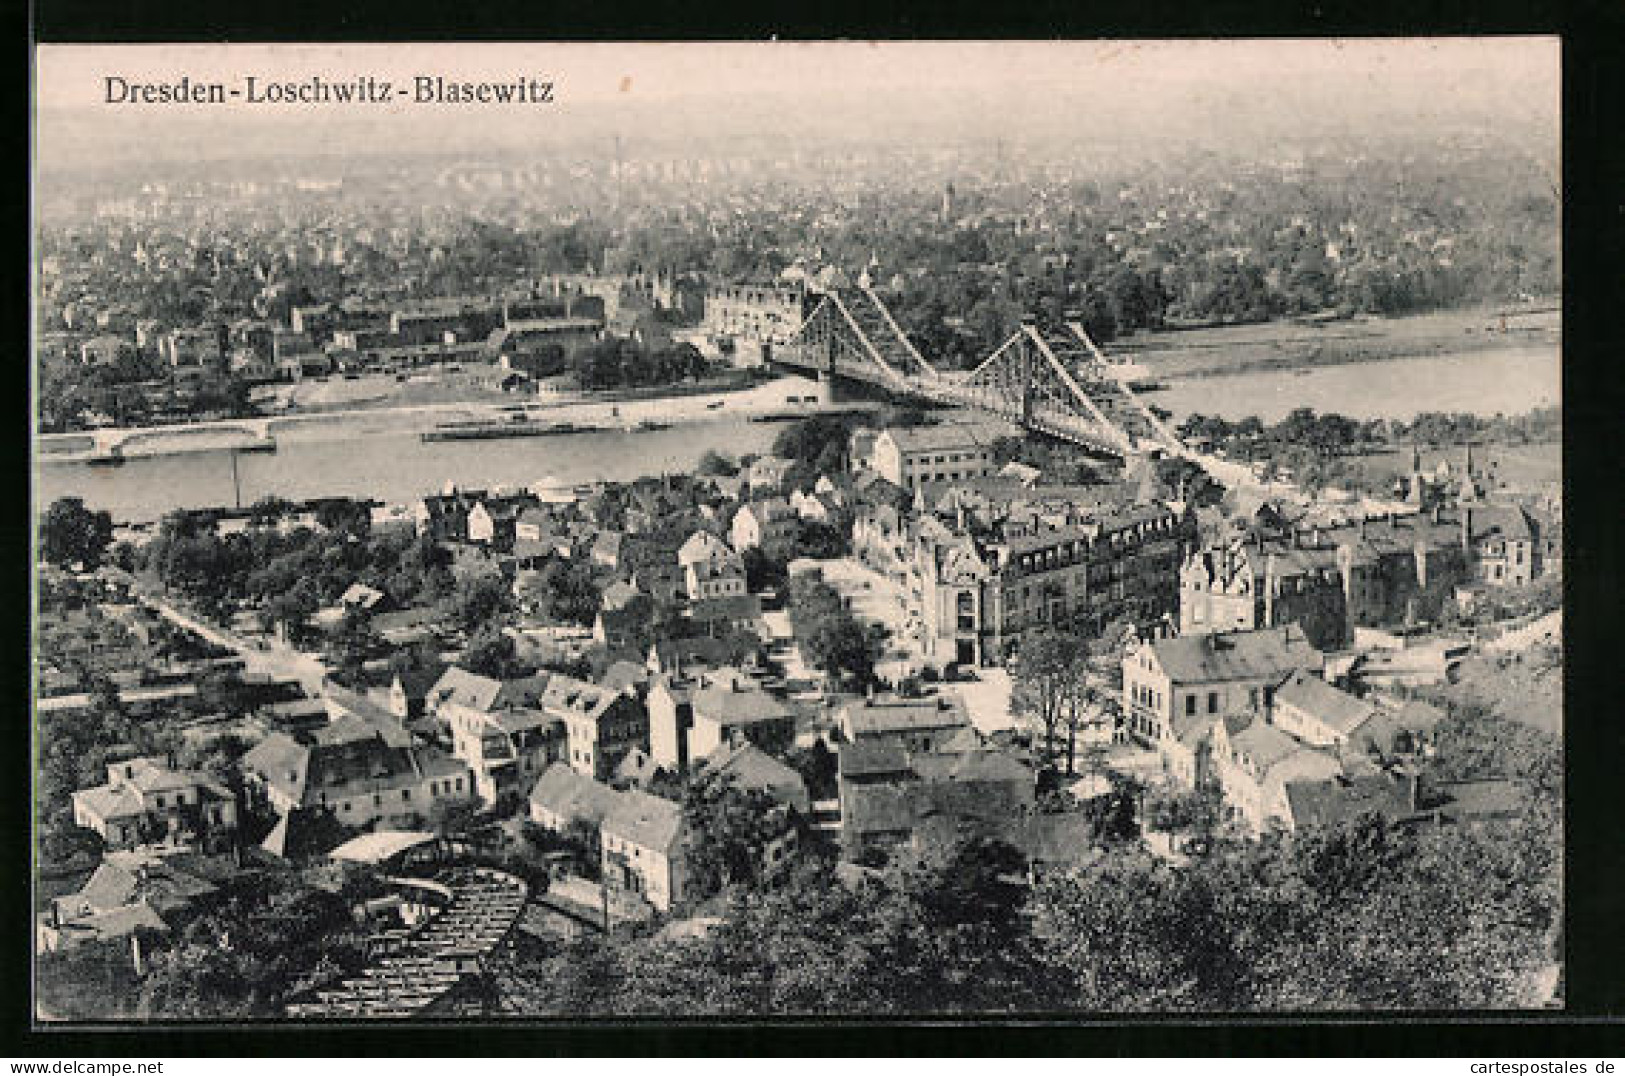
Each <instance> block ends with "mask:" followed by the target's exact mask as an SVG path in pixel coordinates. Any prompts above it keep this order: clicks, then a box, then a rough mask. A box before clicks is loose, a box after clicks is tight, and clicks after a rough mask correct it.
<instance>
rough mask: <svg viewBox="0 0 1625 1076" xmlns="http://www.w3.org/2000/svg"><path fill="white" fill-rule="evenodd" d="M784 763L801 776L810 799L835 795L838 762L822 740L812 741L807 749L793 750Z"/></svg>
mask: <svg viewBox="0 0 1625 1076" xmlns="http://www.w3.org/2000/svg"><path fill="white" fill-rule="evenodd" d="M784 761H785V763H786V764H787V765H788V766H789V767H790V768H791V769H793V770H795V771H796V772H797V773H799V774H800V775H801V779H802V780H803V781H805V782H806V784H807V794H808V795H809V796H810V797H811V798H812V799H815V800H825V799H830V798H831V797H833V796H834V795H835V794H836V792H837V787H836V781H837V778H838V776H839V769H840V766H839V761H838V759H837V758H836V756H835V752H834V751H831V750H830V749H829V747H828V746H826V745H825V743H824V741H823V740H822V739H819V740H814V741H813V742H812V744H811V746H808V747H797V748H793V749H792V750H791V751H790V753H789V754H788V755H786V756H785V759H784Z"/></svg>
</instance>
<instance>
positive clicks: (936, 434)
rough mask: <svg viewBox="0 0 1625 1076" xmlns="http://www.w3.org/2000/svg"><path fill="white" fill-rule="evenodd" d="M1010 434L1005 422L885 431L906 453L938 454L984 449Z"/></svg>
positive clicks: (943, 425)
mask: <svg viewBox="0 0 1625 1076" xmlns="http://www.w3.org/2000/svg"><path fill="white" fill-rule="evenodd" d="M1010 432H1011V427H1010V426H1009V425H1007V424H1005V423H1002V422H951V423H941V424H939V425H935V426H899V427H890V428H888V429H887V430H885V433H886V434H889V435H890V436H891V439H892V441H893V442H894V443H895V444H896V445H897V447H898V448H899V449H900V450H902V451H903V452H936V451H941V450H947V449H963V448H982V447H987V446H990V445H992V444H993V442H994V441H996V440H998V439H999V438H1000V437H1004V436H1006V435H1007V434H1009V433H1010Z"/></svg>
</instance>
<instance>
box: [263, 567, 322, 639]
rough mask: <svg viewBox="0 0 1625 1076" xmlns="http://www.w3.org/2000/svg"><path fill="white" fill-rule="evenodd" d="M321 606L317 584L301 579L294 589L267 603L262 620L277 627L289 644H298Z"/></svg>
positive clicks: (276, 596)
mask: <svg viewBox="0 0 1625 1076" xmlns="http://www.w3.org/2000/svg"><path fill="white" fill-rule="evenodd" d="M321 604H322V603H321V596H320V595H319V594H318V593H317V591H316V584H315V583H314V582H313V581H312V580H310V579H308V578H307V579H301V580H300V581H299V582H298V583H296V584H295V585H294V587H293V589H291V590H288V591H284V592H283V593H281V594H277V595H274V596H273V597H272V598H271V599H270V600H269V601H267V602H266V603H265V605H264V606H263V607H262V608H261V610H260V619H261V621H262V622H263V623H265V624H266V625H267V626H274V627H276V628H277V629H278V630H279V631H280V632H281V633H282V636H283V638H285V639H287V640H288V642H289V643H295V644H296V643H298V642H299V641H300V640H301V639H303V638H304V636H305V634H306V631H307V629H308V628H309V625H310V618H311V617H313V616H315V615H316V610H317V609H320V608H321Z"/></svg>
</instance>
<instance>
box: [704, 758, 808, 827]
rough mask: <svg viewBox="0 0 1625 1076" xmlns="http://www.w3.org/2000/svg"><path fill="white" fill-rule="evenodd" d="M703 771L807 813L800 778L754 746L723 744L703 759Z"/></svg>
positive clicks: (802, 781) (804, 785) (804, 793)
mask: <svg viewBox="0 0 1625 1076" xmlns="http://www.w3.org/2000/svg"><path fill="white" fill-rule="evenodd" d="M704 771H705V772H706V773H707V774H714V775H718V776H726V777H728V778H730V779H731V780H732V781H733V782H734V783H735V784H737V785H738V786H739V787H740V788H744V789H753V788H754V789H760V790H761V791H763V792H766V793H768V794H769V795H771V796H773V797H774V798H775V799H778V800H780V801H781V802H785V803H789V804H791V805H792V806H794V807H796V808H797V809H799V810H803V811H804V810H806V809H807V783H806V782H805V781H804V780H802V777H801V774H799V773H797V772H796V771H795V770H793V769H791V768H790V767H789V766H786V765H785V764H784V763H782V762H780V761H779V760H778V759H776V758H774V757H773V756H771V755H769V754H768V753H767V752H765V751H763V750H762V749H761V748H759V747H757V746H756V745H755V744H752V743H749V742H745V743H741V744H738V745H732V744H723V745H722V746H721V747H719V748H717V749H716V750H715V751H713V752H712V753H711V754H710V756H708V757H707V758H706V759H705V762H704Z"/></svg>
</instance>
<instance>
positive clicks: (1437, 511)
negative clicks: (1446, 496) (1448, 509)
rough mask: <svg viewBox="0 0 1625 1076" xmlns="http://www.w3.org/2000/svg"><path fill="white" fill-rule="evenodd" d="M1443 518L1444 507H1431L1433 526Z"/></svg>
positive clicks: (1439, 505)
mask: <svg viewBox="0 0 1625 1076" xmlns="http://www.w3.org/2000/svg"><path fill="white" fill-rule="evenodd" d="M1443 517H1444V505H1442V504H1436V505H1434V506H1433V522H1434V523H1435V524H1437V523H1438V522H1439V521H1440V520H1441V519H1442V518H1443Z"/></svg>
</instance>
